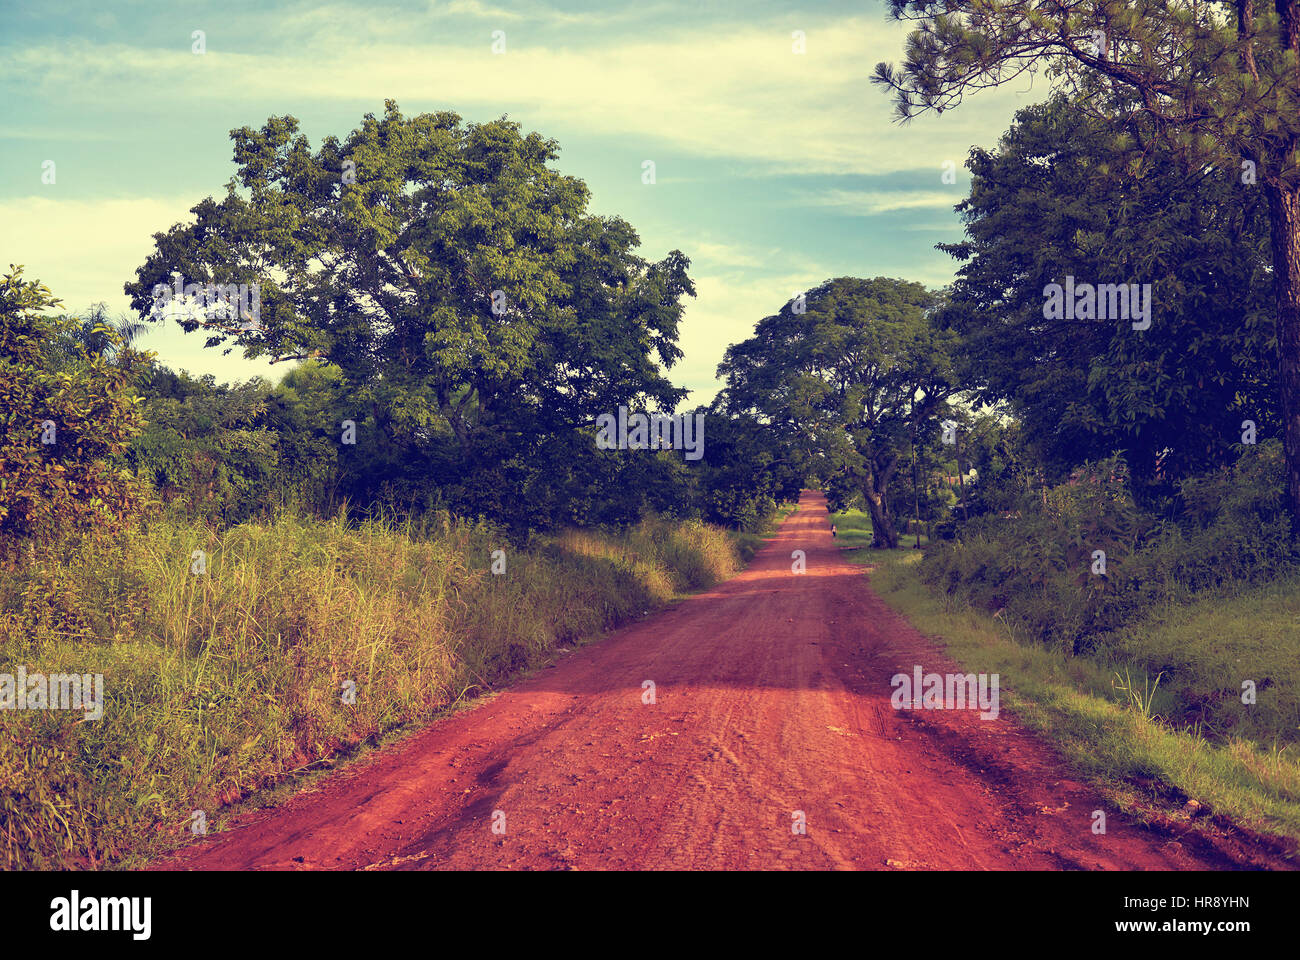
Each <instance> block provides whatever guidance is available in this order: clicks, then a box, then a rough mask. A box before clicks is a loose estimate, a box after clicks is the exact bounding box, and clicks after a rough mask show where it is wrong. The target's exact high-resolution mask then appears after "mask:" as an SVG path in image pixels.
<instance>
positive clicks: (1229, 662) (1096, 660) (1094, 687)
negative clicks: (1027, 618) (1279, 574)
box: [849, 548, 1300, 840]
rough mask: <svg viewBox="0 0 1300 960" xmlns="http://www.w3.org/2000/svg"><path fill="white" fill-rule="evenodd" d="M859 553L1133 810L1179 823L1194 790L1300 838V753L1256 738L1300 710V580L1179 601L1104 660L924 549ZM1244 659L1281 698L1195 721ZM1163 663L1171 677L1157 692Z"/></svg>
mask: <svg viewBox="0 0 1300 960" xmlns="http://www.w3.org/2000/svg"><path fill="white" fill-rule="evenodd" d="M849 556H850V558H852V559H855V560H857V561H859V562H862V563H866V564H873V565H874V570H873V572H872V574H871V581H872V586H873V587H874V589H875V590H876V591H877V592H878V593H879V595H880V596H881V597H882V598H883V599H884V600H885V601H886V602H887V603H888V604H889V605H890V606H891V607H893V608H894V609H895V610H897V611H898V612H900V613H902V614H903V615H905V616H906V617H907V618H908V619H909V620H910V621H911V622H912V623H913V624H914V625H915V626H916V627H917V628H918V629H919V630H921V631H922V632H923V633H925V634H926V635H927V636H930V637H932V638H934V639H936V640H938V641H940V642H942V643H943V644H944V645H945V647H946V648H947V651H948V653H949V655H951V656H952V657H953V659H954V660H956V661H957V662H958V663H960V664H961V665H962V667H963V668H964V669H966V670H968V671H973V672H977V673H981V672H982V673H997V674H1000V676H1001V682H1002V685H1003V686H1002V691H1003V698H1004V702H1005V703H1006V704H1007V705H1008V706H1009V707H1011V708H1012V709H1014V710H1015V711H1016V713H1017V715H1018V717H1019V718H1020V719H1021V720H1022V721H1023V722H1025V723H1026V724H1027V725H1028V726H1029V727H1031V728H1033V729H1035V730H1038V731H1040V732H1041V733H1043V734H1044V737H1045V739H1046V740H1048V741H1050V742H1052V743H1054V744H1055V745H1056V746H1057V748H1058V749H1059V750H1060V751H1061V753H1062V754H1063V756H1064V757H1065V759H1066V760H1067V761H1068V762H1069V763H1070V764H1072V765H1073V766H1074V767H1075V768H1076V769H1077V770H1078V771H1079V772H1080V773H1081V774H1082V775H1083V776H1084V777H1086V778H1087V779H1088V780H1090V781H1091V782H1093V783H1094V784H1095V785H1097V786H1098V787H1100V788H1101V789H1102V790H1103V792H1104V793H1105V794H1106V795H1107V796H1108V798H1109V799H1110V800H1111V802H1113V803H1115V804H1116V805H1117V806H1119V807H1120V808H1121V809H1124V810H1126V811H1129V812H1130V813H1132V814H1134V815H1136V816H1139V817H1141V816H1147V815H1149V814H1150V811H1152V810H1154V809H1158V810H1159V811H1160V813H1161V815H1162V816H1168V817H1171V818H1173V819H1179V818H1181V817H1185V816H1186V815H1185V814H1182V813H1181V812H1180V809H1179V808H1180V807H1181V804H1182V802H1183V801H1184V800H1185V799H1187V798H1191V799H1195V800H1197V801H1199V802H1200V803H1201V804H1203V805H1205V806H1208V807H1209V808H1210V810H1211V811H1212V812H1215V813H1219V814H1225V815H1227V816H1228V817H1229V818H1231V819H1232V820H1234V821H1235V822H1237V823H1239V824H1241V825H1242V826H1245V827H1248V828H1251V829H1254V830H1257V831H1260V832H1264V833H1271V834H1275V835H1278V836H1283V837H1287V838H1289V839H1291V840H1297V839H1300V755H1297V752H1296V749H1295V748H1294V747H1293V746H1291V745H1289V744H1287V743H1283V742H1280V741H1279V740H1277V739H1273V740H1271V741H1269V742H1260V741H1257V740H1252V739H1250V738H1249V736H1247V734H1251V733H1258V731H1260V730H1265V729H1273V727H1272V726H1271V723H1270V722H1269V721H1268V720H1267V718H1268V717H1274V716H1276V717H1283V718H1286V719H1287V720H1288V722H1290V723H1294V721H1295V718H1296V713H1295V708H1294V706H1293V704H1294V697H1295V681H1296V676H1295V674H1296V669H1297V668H1296V664H1297V663H1300V659H1297V653H1296V644H1297V631H1296V627H1295V625H1296V623H1297V608H1296V604H1297V600H1296V597H1297V584H1296V583H1294V582H1290V583H1285V584H1283V583H1278V584H1274V585H1271V586H1269V587H1266V588H1260V589H1253V590H1249V591H1243V592H1242V593H1241V594H1240V596H1238V597H1237V598H1235V599H1234V600H1230V601H1224V600H1222V599H1215V600H1209V599H1206V600H1201V601H1198V602H1194V603H1190V604H1186V605H1183V606H1179V607H1171V608H1169V609H1166V610H1162V611H1160V612H1159V613H1158V614H1155V615H1153V616H1152V619H1151V620H1150V622H1148V623H1146V624H1143V625H1140V626H1135V627H1133V628H1131V629H1128V630H1125V631H1123V632H1121V633H1117V634H1115V635H1111V636H1108V637H1106V638H1104V640H1103V642H1102V643H1101V644H1100V645H1099V646H1098V648H1097V651H1096V653H1095V655H1094V656H1090V657H1071V656H1067V655H1066V654H1064V653H1063V652H1061V651H1059V650H1056V649H1049V648H1047V647H1044V646H1041V645H1030V644H1022V643H1019V642H1017V640H1016V638H1015V637H1013V636H1012V635H1010V633H1009V632H1008V629H1007V628H1006V626H1005V625H1004V624H1003V623H1002V622H1001V621H1000V620H999V619H998V618H996V617H995V616H990V615H988V614H986V613H983V612H981V611H977V610H973V609H970V608H968V607H966V606H965V605H962V604H957V603H949V602H948V601H947V600H946V599H945V598H943V597H941V596H938V595H936V594H934V593H932V592H931V591H930V590H929V588H927V587H926V586H925V584H923V583H922V582H921V581H920V579H919V578H918V576H917V564H918V563H919V561H920V555H919V552H918V551H912V550H908V549H902V548H900V549H899V550H895V551H868V550H863V551H859V552H855V553H853V554H850V555H849ZM1238 658H1241V659H1243V660H1245V661H1249V662H1252V663H1254V664H1257V665H1260V666H1259V668H1258V671H1257V672H1258V673H1259V677H1256V678H1255V679H1256V681H1257V683H1258V681H1259V679H1260V677H1262V676H1264V675H1268V676H1271V677H1273V678H1274V683H1272V684H1270V685H1269V687H1268V688H1266V689H1262V690H1261V691H1260V693H1259V700H1260V705H1261V706H1262V705H1264V704H1265V700H1266V699H1268V698H1271V699H1269V705H1268V706H1267V707H1266V708H1265V709H1264V710H1261V711H1259V715H1258V718H1257V719H1256V720H1251V721H1249V722H1246V721H1239V722H1237V723H1235V724H1226V723H1225V724H1224V727H1225V729H1224V730H1219V731H1212V730H1211V729H1210V726H1209V724H1204V723H1203V724H1201V725H1200V726H1197V725H1195V724H1193V725H1190V726H1189V725H1187V724H1186V723H1184V722H1182V719H1181V718H1183V717H1185V715H1186V712H1187V709H1188V707H1189V703H1188V700H1189V698H1191V697H1193V696H1195V693H1196V691H1202V690H1205V689H1225V688H1227V689H1233V688H1234V687H1236V686H1237V678H1238V676H1239V675H1240V674H1241V672H1242V671H1241V670H1240V669H1238V668H1236V667H1235V665H1234V664H1235V661H1236V660H1237V659H1238ZM1162 670H1163V671H1165V672H1166V673H1167V674H1168V672H1169V671H1172V673H1173V676H1172V678H1171V677H1170V676H1168V675H1166V677H1164V678H1161V682H1160V684H1159V686H1158V687H1156V688H1155V694H1154V696H1153V697H1147V696H1144V694H1143V691H1144V690H1145V691H1147V692H1149V691H1150V690H1151V688H1152V684H1153V682H1154V681H1155V680H1156V679H1157V678H1158V677H1159V675H1160V672H1161V671H1162ZM1270 691H1272V692H1270ZM1148 701H1149V702H1148ZM1216 702H1217V703H1218V704H1219V709H1221V710H1223V711H1225V712H1224V714H1223V716H1229V715H1237V716H1239V717H1240V716H1241V715H1242V712H1243V711H1245V710H1249V709H1251V708H1248V707H1243V706H1242V705H1241V704H1240V702H1239V697H1238V698H1237V701H1236V703H1237V705H1236V706H1235V707H1230V706H1229V701H1228V700H1227V699H1226V698H1220V699H1219V701H1216ZM1190 706H1194V704H1191V705H1190ZM1216 716H1217V714H1216ZM1172 717H1178V718H1180V719H1178V720H1173V719H1171V718H1172ZM1234 728H1236V729H1234ZM1197 822H1198V823H1199V822H1201V821H1197Z"/></svg>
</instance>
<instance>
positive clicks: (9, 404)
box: [0, 267, 143, 559]
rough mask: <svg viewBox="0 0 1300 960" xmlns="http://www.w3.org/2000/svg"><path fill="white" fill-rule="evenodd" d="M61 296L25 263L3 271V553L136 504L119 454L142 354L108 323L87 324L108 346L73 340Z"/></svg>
mask: <svg viewBox="0 0 1300 960" xmlns="http://www.w3.org/2000/svg"><path fill="white" fill-rule="evenodd" d="M58 304H59V301H58V300H56V299H54V298H53V297H52V296H51V295H50V292H49V290H48V289H47V288H46V287H45V286H44V285H42V284H41V283H39V282H35V281H32V282H28V281H25V280H23V279H22V268H21V267H19V268H12V269H11V270H10V272H9V273H8V274H7V275H6V276H5V277H4V278H3V280H0V431H2V433H0V559H3V557H5V556H12V555H13V554H14V553H15V552H16V551H18V550H19V549H20V547H21V546H22V545H23V544H27V545H29V546H32V547H35V546H36V545H37V544H38V543H40V544H42V545H52V544H57V543H58V542H60V541H61V540H63V539H64V538H66V537H69V536H74V535H81V534H93V535H98V534H104V533H109V532H112V531H114V530H116V529H117V528H118V527H120V526H121V524H122V523H123V522H124V521H125V520H126V519H128V518H129V517H131V516H132V515H133V514H135V513H136V512H137V511H138V510H139V508H140V490H139V488H138V485H137V484H136V482H135V481H134V478H133V477H131V475H130V474H129V473H128V472H127V471H126V469H125V467H124V465H123V462H122V456H123V454H124V453H125V451H126V447H127V444H128V443H130V441H131V439H132V437H134V436H135V434H136V433H137V432H138V430H139V428H140V415H139V410H138V400H137V398H134V397H132V396H131V395H130V390H129V387H130V384H131V382H132V379H133V377H134V375H135V369H136V366H137V364H138V363H139V362H140V361H141V360H142V359H143V358H142V357H141V355H139V354H136V353H134V352H133V351H130V350H127V349H124V348H121V342H120V339H119V338H118V337H117V335H116V333H115V332H114V331H113V330H112V329H110V328H109V327H107V326H95V327H93V328H91V330H89V331H87V332H89V333H90V334H92V335H93V336H94V337H95V338H97V339H98V341H99V342H100V343H102V344H103V345H104V347H105V349H101V350H99V351H97V352H96V351H94V350H92V349H90V348H88V347H87V346H86V345H85V344H84V343H80V342H77V340H76V335H77V333H79V332H82V331H84V328H83V327H82V326H81V325H80V324H79V323H78V321H77V320H76V319H75V318H71V317H66V316H52V315H50V314H48V313H47V312H46V311H47V310H48V309H49V308H51V307H55V306H57V305H58ZM52 344H59V345H61V346H62V347H64V348H65V349H62V350H59V351H55V350H53V349H52V348H51V345H52Z"/></svg>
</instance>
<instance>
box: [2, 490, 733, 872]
mask: <svg viewBox="0 0 1300 960" xmlns="http://www.w3.org/2000/svg"><path fill="white" fill-rule="evenodd" d="M497 550H502V551H504V554H505V572H504V573H502V574H494V573H492V572H491V567H492V561H493V551H497ZM195 551H202V553H203V559H204V561H205V564H206V570H205V572H203V573H195V572H194V568H195V562H196V555H195ZM744 552H748V551H747V550H746V549H744V548H743V547H741V546H738V545H737V543H736V541H735V540H734V538H733V537H732V536H731V535H729V534H728V533H727V532H726V531H724V530H722V529H720V528H718V527H712V526H708V525H706V524H702V523H684V524H670V523H668V522H665V521H659V520H648V521H645V522H643V523H641V524H640V525H638V526H636V527H633V528H631V529H629V530H627V531H624V532H621V533H595V532H590V531H586V532H583V531H573V532H568V533H564V534H561V535H559V536H556V537H550V538H540V539H535V540H534V541H532V542H531V543H530V544H529V545H528V546H527V548H521V547H516V546H512V545H511V544H510V543H509V542H507V540H506V538H505V536H504V534H502V533H501V532H500V531H499V530H496V529H494V528H492V527H490V526H486V525H482V524H469V523H462V522H455V521H451V520H447V521H445V522H443V523H442V524H441V526H440V527H439V528H438V529H435V530H434V531H432V532H429V531H427V530H416V529H414V528H412V527H410V526H409V525H407V526H398V525H395V524H392V523H383V522H369V523H363V524H360V525H352V524H349V523H347V522H346V521H344V520H343V519H341V518H340V519H336V520H334V521H331V522H326V523H322V522H320V521H317V520H308V519H304V518H303V517H301V516H298V515H295V514H293V513H290V512H284V513H281V514H280V515H278V516H276V517H275V518H274V519H272V520H269V521H267V522H263V523H248V524H242V525H240V526H237V527H234V528H232V529H227V530H219V529H216V528H213V527H208V526H204V525H202V524H201V523H198V522H195V521H185V520H181V519H178V518H176V517H161V518H156V519H154V520H152V521H151V522H149V523H148V524H147V525H146V526H144V527H142V528H141V529H138V530H135V531H132V532H131V533H130V534H129V535H128V536H126V537H125V538H124V539H121V540H119V541H117V542H115V543H111V544H104V543H99V544H86V545H83V546H82V547H80V548H79V549H77V550H74V551H71V552H70V553H64V554H59V555H56V554H54V553H50V554H40V555H37V556H36V557H35V558H33V560H32V562H30V563H27V564H25V565H23V566H22V567H21V568H18V569H9V570H0V672H8V673H13V672H15V669H16V667H17V666H18V665H20V664H21V665H25V667H26V669H27V670H28V671H29V672H37V671H39V672H43V673H47V674H50V673H58V672H76V673H82V674H84V673H91V674H95V673H102V674H103V675H104V688H105V699H106V701H107V705H106V707H105V711H104V715H103V717H102V718H101V719H99V720H88V719H84V714H79V713H75V712H69V711H41V710H26V711H10V710H6V711H4V712H3V714H0V722H2V723H3V727H2V728H0V864H2V865H3V866H5V867H7V868H24V867H38V868H48V867H67V866H102V865H106V864H112V863H115V862H118V861H120V860H122V859H123V858H125V857H128V856H131V855H133V854H139V853H140V852H141V851H146V850H148V849H150V848H152V847H154V846H156V845H157V844H158V843H165V842H167V841H172V840H178V839H180V838H181V837H183V836H184V835H185V834H186V833H187V832H188V830H189V827H190V824H191V817H192V814H193V811H195V810H202V811H204V812H205V817H206V818H207V819H209V820H210V819H212V818H213V816H214V814H215V813H216V812H217V811H219V810H220V809H221V808H222V807H223V806H225V805H227V804H229V803H231V802H232V801H234V800H236V799H238V798H240V797H243V796H245V795H246V794H248V793H249V792H251V791H253V790H255V789H257V788H259V787H262V786H265V785H267V784H270V783H273V782H275V781H277V780H279V779H282V778H283V777H284V776H285V775H286V774H288V773H291V772H293V771H295V770H300V769H304V768H307V767H310V766H312V765H313V764H319V763H321V762H325V761H328V760H329V759H330V758H333V757H337V756H339V755H340V754H345V753H347V752H349V751H350V750H351V749H353V748H355V747H356V746H357V745H359V744H362V743H373V742H376V741H377V740H378V739H379V738H380V737H382V736H383V735H384V734H386V733H388V732H390V731H393V730H395V729H397V728H399V727H402V726H404V725H407V724H410V723H413V722H418V721H421V720H425V719H428V718H430V717H433V716H434V715H435V714H437V713H438V712H439V711H440V710H443V709H445V708H447V707H449V706H451V705H453V704H455V703H456V702H458V701H459V700H461V699H463V698H466V697H470V696H474V695H477V694H480V693H483V692H486V691H489V690H491V689H492V688H493V687H494V686H496V685H499V684H500V683H501V682H502V681H504V680H506V679H508V678H510V677H513V676H515V675H517V674H518V673H519V672H520V671H523V670H526V669H528V668H529V667H532V666H534V665H537V664H539V663H541V662H542V661H544V660H545V659H546V658H547V656H548V655H549V654H551V653H552V652H553V651H554V650H555V649H556V648H557V647H559V646H562V645H566V644H575V643H579V642H581V641H583V640H585V639H588V638H591V637H594V636H596V635H598V634H599V633H600V632H601V631H603V630H607V629H610V628H612V627H615V626H617V625H619V624H621V623H624V622H627V621H628V620H630V619H632V618H634V617H637V616H640V615H641V614H643V613H645V612H647V611H649V610H652V609H654V608H655V607H657V606H660V605H662V604H664V603H666V602H668V601H670V600H671V599H673V598H674V597H675V596H676V595H677V594H679V593H681V592H684V591H687V590H693V589H697V588H700V587H704V586H707V585H709V584H711V583H714V582H717V581H718V580H721V579H724V578H726V577H728V576H731V575H732V574H733V573H735V572H736V570H737V569H738V568H739V566H740V565H741V563H742V562H743V559H744V558H743V553H744ZM349 691H352V692H353V693H354V696H351V695H349Z"/></svg>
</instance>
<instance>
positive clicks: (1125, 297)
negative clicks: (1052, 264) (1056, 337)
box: [1043, 276, 1151, 330]
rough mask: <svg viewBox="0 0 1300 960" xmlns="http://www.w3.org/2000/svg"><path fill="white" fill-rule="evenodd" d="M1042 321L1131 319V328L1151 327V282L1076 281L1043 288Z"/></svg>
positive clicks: (1050, 284)
mask: <svg viewBox="0 0 1300 960" xmlns="http://www.w3.org/2000/svg"><path fill="white" fill-rule="evenodd" d="M1043 296H1044V297H1045V298H1046V299H1045V300H1044V301H1043V319H1044V320H1132V321H1133V329H1134V330H1146V329H1148V328H1149V327H1150V326H1151V284H1149V283H1099V284H1095V285H1094V284H1091V283H1075V281H1074V277H1072V276H1071V277H1066V278H1065V285H1064V286H1062V285H1061V284H1059V283H1049V284H1048V285H1047V286H1045V287H1043Z"/></svg>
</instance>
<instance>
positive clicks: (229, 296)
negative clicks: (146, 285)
mask: <svg viewBox="0 0 1300 960" xmlns="http://www.w3.org/2000/svg"><path fill="white" fill-rule="evenodd" d="M153 299H154V307H153V309H154V312H155V313H158V314H161V313H165V312H167V310H168V308H169V307H170V306H171V304H172V301H173V300H175V301H177V303H178V304H185V305H187V306H190V307H198V308H199V309H200V310H202V311H203V314H204V316H206V317H207V318H208V319H209V320H242V321H243V323H242V324H241V325H240V327H239V329H240V330H261V329H262V324H261V318H262V287H261V285H260V284H256V283H251V284H250V283H212V282H211V281H209V282H208V283H185V278H184V277H181V276H180V275H179V274H178V275H176V277H175V279H174V280H173V281H172V285H171V286H168V285H167V284H165V283H156V284H154V287H153Z"/></svg>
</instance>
